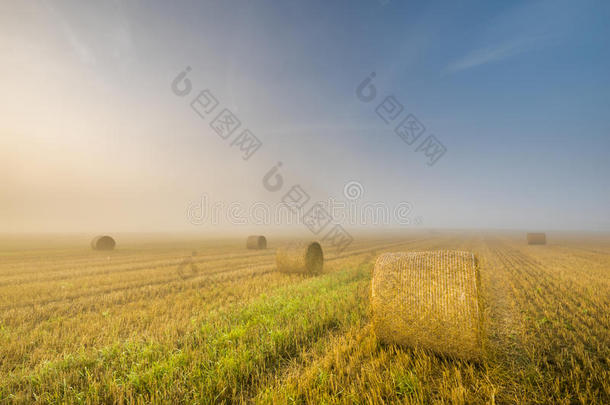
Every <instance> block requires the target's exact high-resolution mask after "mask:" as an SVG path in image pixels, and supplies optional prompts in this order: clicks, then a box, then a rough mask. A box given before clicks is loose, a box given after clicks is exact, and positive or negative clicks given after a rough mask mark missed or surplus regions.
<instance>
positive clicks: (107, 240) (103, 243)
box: [91, 235, 116, 250]
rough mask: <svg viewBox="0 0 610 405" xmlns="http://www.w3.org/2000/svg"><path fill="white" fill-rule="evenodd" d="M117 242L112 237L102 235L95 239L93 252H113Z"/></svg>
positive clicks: (92, 246)
mask: <svg viewBox="0 0 610 405" xmlns="http://www.w3.org/2000/svg"><path fill="white" fill-rule="evenodd" d="M115 246H116V242H115V241H114V239H112V238H111V237H110V236H107V235H100V236H96V237H95V238H93V240H92V241H91V248H92V249H93V250H113V249H114V247H115Z"/></svg>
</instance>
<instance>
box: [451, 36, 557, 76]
mask: <svg viewBox="0 0 610 405" xmlns="http://www.w3.org/2000/svg"><path fill="white" fill-rule="evenodd" d="M545 38H546V37H536V38H529V39H526V40H523V39H519V40H513V41H509V42H505V43H502V44H499V45H494V46H489V47H486V48H481V49H476V50H474V51H472V52H470V53H468V54H467V55H465V56H463V57H462V58H460V59H458V60H456V61H454V62H452V63H450V64H449V65H447V67H446V68H445V72H448V73H454V72H458V71H461V70H467V69H472V68H475V67H477V66H481V65H486V64H489V63H495V62H499V61H502V60H505V59H508V58H512V57H514V56H516V55H519V54H521V53H524V52H527V51H530V50H532V49H533V48H534V47H535V46H536V45H537V44H539V43H540V42H541V41H542V40H543V39H545Z"/></svg>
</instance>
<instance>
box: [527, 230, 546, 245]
mask: <svg viewBox="0 0 610 405" xmlns="http://www.w3.org/2000/svg"><path fill="white" fill-rule="evenodd" d="M527 244H528V245H546V234H545V233H542V232H530V233H528V234H527Z"/></svg>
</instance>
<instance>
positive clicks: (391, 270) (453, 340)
mask: <svg viewBox="0 0 610 405" xmlns="http://www.w3.org/2000/svg"><path fill="white" fill-rule="evenodd" d="M479 305H480V300H479V271H478V264H477V260H476V258H475V256H474V255H473V254H472V253H469V252H457V251H435V252H408V253H386V254H383V255H381V256H379V257H378V259H377V262H376V263H375V268H374V270H373V277H372V288H371V306H372V311H373V316H372V318H373V329H374V331H375V334H376V335H377V337H378V338H379V340H380V341H382V342H385V343H395V344H399V345H404V346H410V347H421V348H426V349H430V350H433V351H436V352H438V353H443V354H446V355H449V356H452V357H459V358H463V359H476V358H478V357H480V355H481V338H482V336H481V334H482V331H481V329H482V328H481V318H480V316H481V310H480V308H479Z"/></svg>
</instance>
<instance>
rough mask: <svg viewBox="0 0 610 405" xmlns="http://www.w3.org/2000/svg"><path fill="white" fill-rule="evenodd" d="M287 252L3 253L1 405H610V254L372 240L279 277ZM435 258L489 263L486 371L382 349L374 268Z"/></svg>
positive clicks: (217, 243)
mask: <svg viewBox="0 0 610 405" xmlns="http://www.w3.org/2000/svg"><path fill="white" fill-rule="evenodd" d="M292 242H293V241H292V240H290V239H288V238H283V239H277V238H273V237H269V236H268V246H269V248H268V249H266V250H259V251H256V250H254V251H252V250H246V249H245V236H244V238H223V239H219V240H212V239H195V238H187V237H178V236H173V237H169V236H168V237H165V238H161V237H143V236H142V237H139V236H125V237H121V236H119V237H117V243H118V245H117V249H116V250H115V251H112V252H95V251H92V250H91V249H90V248H89V245H88V240H87V239H86V238H83V239H79V238H77V237H48V239H47V240H43V239H41V238H40V237H32V238H26V237H21V238H19V239H15V238H9V237H3V239H2V244H1V245H0V246H3V247H2V250H1V251H0V308H1V310H0V342H1V344H0V402H1V403H31V402H39V403H151V402H155V403H234V402H248V403H272V402H275V403H346V404H347V403H380V402H404V403H515V402H517V403H559V404H561V403H565V404H570V403H585V404H588V403H610V350H609V347H610V237H608V236H603V235H571V234H558V235H553V234H550V235H549V239H548V245H546V246H528V245H527V243H526V241H525V234H523V233H508V232H505V233H500V232H496V233H493V232H424V231H422V232H408V233H405V234H403V235H398V234H395V233H394V234H391V235H390V234H387V235H383V234H379V235H367V236H360V237H356V240H355V242H354V243H353V244H352V245H351V246H350V247H349V248H348V249H347V250H346V251H345V252H343V253H341V254H338V255H337V254H335V253H334V252H333V251H332V249H330V248H326V249H325V263H324V271H323V274H321V275H318V276H307V275H302V274H284V273H279V272H278V271H276V268H275V267H276V266H275V249H276V248H278V247H282V246H285V245H288V244H290V243H292ZM438 249H452V250H465V251H471V252H474V253H475V255H476V256H477V257H478V259H479V266H480V275H481V291H482V299H483V308H484V314H485V322H484V329H485V339H484V353H485V355H484V357H483V359H482V360H481V361H478V362H469V361H465V360H455V359H452V358H448V357H445V356H442V355H438V354H435V353H432V352H429V351H426V350H423V349H411V348H402V347H396V346H392V345H385V344H381V343H379V341H378V340H377V339H376V337H375V336H374V333H373V332H372V328H371V321H370V316H371V312H370V304H369V300H370V285H371V284H370V283H371V270H372V267H373V264H374V262H375V259H376V257H377V256H378V255H379V254H380V253H383V252H401V251H429V250H438ZM193 252H196V254H195V255H193ZM191 262H192V264H194V265H195V266H191V265H190V264H191ZM181 265H182V266H181ZM179 269H181V270H180V271H179Z"/></svg>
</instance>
